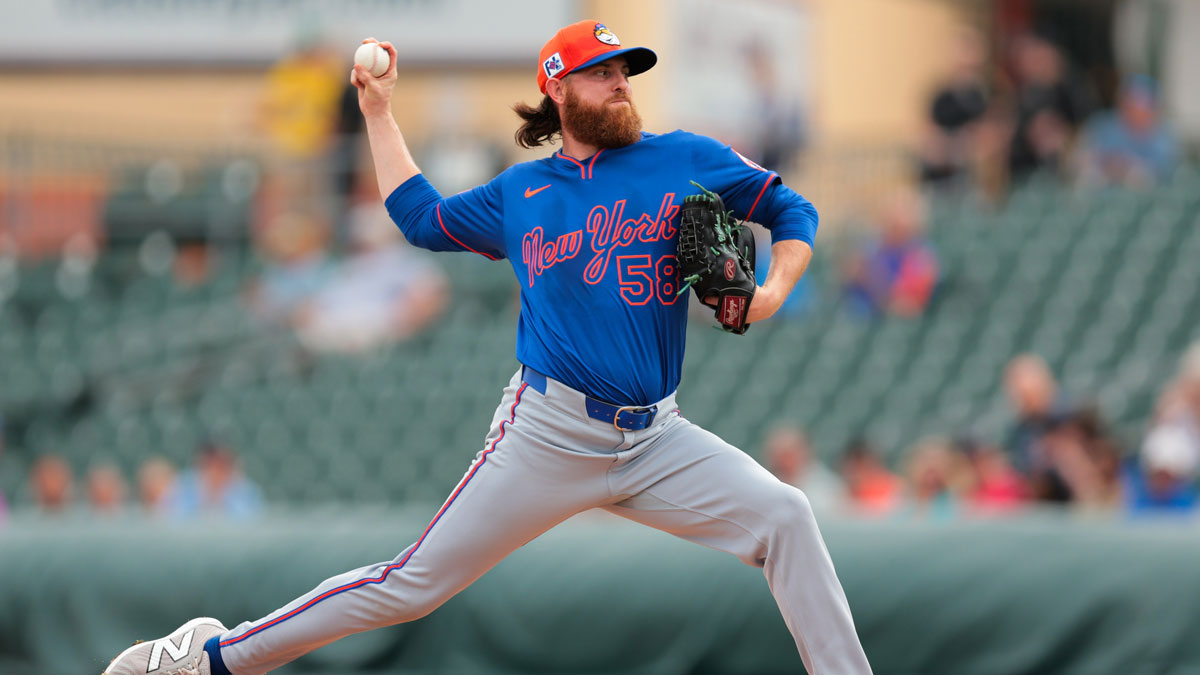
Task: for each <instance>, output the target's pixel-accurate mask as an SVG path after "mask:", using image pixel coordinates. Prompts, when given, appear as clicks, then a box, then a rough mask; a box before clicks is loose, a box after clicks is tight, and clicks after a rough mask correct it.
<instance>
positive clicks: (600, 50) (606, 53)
mask: <svg viewBox="0 0 1200 675" xmlns="http://www.w3.org/2000/svg"><path fill="white" fill-rule="evenodd" d="M617 55H621V56H624V57H625V60H626V61H627V62H628V63H629V74H630V75H637V74H638V73H644V72H646V71H647V70H650V69H651V68H653V67H654V64H655V63H658V55H657V54H655V53H654V52H652V51H650V50H649V49H646V48H645V47H626V48H624V49H622V48H621V41H620V40H618V39H617V36H616V35H614V34H613V32H612V31H611V30H609V29H608V26H605V25H604V24H602V23H600V22H599V21H592V20H591V19H588V20H586V21H579V22H576V23H573V24H571V25H570V26H567V27H566V28H563V29H561V30H559V31H558V32H557V33H555V34H554V37H552V38H550V41H549V42H547V43H546V46H544V47H542V53H541V54H540V55H539V58H540V60H541V65H540V66H539V67H538V89H541V90H542V93H543V94H544V93H546V82H548V81H549V80H550V79H551V78H554V79H561V78H562V77H563V76H565V75H567V74H568V73H571V72H572V71H575V70H578V69H580V68H587V67H588V66H594V65H596V64H597V63H600V62H601V61H603V60H605V59H609V58H612V57H614V56H617Z"/></svg>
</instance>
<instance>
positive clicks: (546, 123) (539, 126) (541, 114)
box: [512, 96, 562, 148]
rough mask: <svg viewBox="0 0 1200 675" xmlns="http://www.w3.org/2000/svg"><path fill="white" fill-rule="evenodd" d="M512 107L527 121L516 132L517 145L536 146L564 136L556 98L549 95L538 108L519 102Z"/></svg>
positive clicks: (518, 115) (523, 146)
mask: <svg viewBox="0 0 1200 675" xmlns="http://www.w3.org/2000/svg"><path fill="white" fill-rule="evenodd" d="M512 109H513V112H515V113H517V117H520V118H521V119H522V120H524V121H525V123H524V124H522V125H521V126H520V128H518V129H517V133H516V134H514V136H515V137H516V139H517V145H519V146H521V147H522V148H536V147H538V146H540V145H542V144H543V143H553V142H554V141H555V139H557V138H559V137H561V136H562V120H560V119H559V117H558V108H557V107H556V106H555V105H554V99H552V98H550V97H549V96H546V97H544V98H542V103H541V105H539V106H538V107H536V108H535V107H533V106H531V105H529V104H527V103H524V102H518V103H514V104H513V107H512Z"/></svg>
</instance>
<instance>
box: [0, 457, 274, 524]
mask: <svg viewBox="0 0 1200 675" xmlns="http://www.w3.org/2000/svg"><path fill="white" fill-rule="evenodd" d="M135 479H136V486H135V487H136V494H135V495H132V499H131V495H130V494H129V482H128V480H127V479H126V477H125V476H124V475H123V474H122V473H121V470H120V469H119V468H118V467H117V466H116V465H115V464H112V463H110V462H107V461H105V460H97V461H96V462H94V463H93V464H92V465H91V467H90V468H89V469H88V470H87V473H86V475H85V476H83V477H82V482H83V490H82V492H83V494H82V495H80V494H78V492H79V490H78V489H77V487H76V482H77V481H76V476H75V474H74V472H73V470H72V469H71V466H70V464H69V463H68V462H67V461H65V460H64V459H63V458H62V457H60V456H58V455H57V454H54V453H46V454H43V455H41V456H39V457H38V459H37V461H36V462H34V464H33V466H32V467H31V469H30V472H29V480H28V486H27V490H28V498H29V501H30V502H31V503H32V506H33V507H34V508H35V509H36V510H37V512H38V513H39V514H40V515H42V516H44V517H64V516H73V515H90V516H96V517H115V516H122V515H132V514H141V515H144V516H152V517H162V518H172V519H189V518H221V519H228V520H248V519H253V518H255V517H256V516H258V515H260V514H261V513H262V512H263V509H264V508H265V500H264V498H263V495H262V490H261V489H260V488H259V487H258V485H257V484H255V482H254V481H252V480H251V479H250V478H248V477H247V476H246V475H245V474H244V473H242V470H241V468H240V467H239V462H238V458H237V455H236V454H235V453H234V451H233V450H232V449H231V448H229V447H227V446H226V445H224V444H222V443H221V442H218V441H215V440H210V441H207V442H205V443H203V444H202V445H201V446H200V447H199V448H197V450H196V453H195V456H194V458H193V462H192V465H191V466H189V467H186V468H184V469H182V470H177V469H176V467H175V466H174V465H173V464H171V463H170V462H169V461H167V460H166V459H164V458H162V457H157V456H155V457H148V458H147V459H145V460H144V461H143V462H142V464H141V466H140V467H139V468H138V470H137V474H136V476H135ZM0 522H2V521H0Z"/></svg>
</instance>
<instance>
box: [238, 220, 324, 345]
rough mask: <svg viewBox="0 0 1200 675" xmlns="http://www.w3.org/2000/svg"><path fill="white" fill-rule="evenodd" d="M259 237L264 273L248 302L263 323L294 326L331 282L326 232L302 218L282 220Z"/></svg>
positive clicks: (316, 223) (322, 227)
mask: <svg viewBox="0 0 1200 675" xmlns="http://www.w3.org/2000/svg"><path fill="white" fill-rule="evenodd" d="M260 234H261V236H260V237H259V251H260V253H261V254H262V256H263V258H264V261H265V269H264V270H263V273H262V276H261V277H259V279H258V281H257V282H256V283H255V285H254V287H253V288H252V289H251V302H252V303H253V305H254V307H255V309H256V310H257V312H258V314H259V315H260V316H261V317H263V318H264V319H266V320H268V321H272V322H275V323H280V324H286V325H293V324H294V323H295V322H296V321H298V320H299V319H300V318H301V310H302V309H304V307H305V306H306V305H307V303H308V302H309V300H311V299H312V297H313V296H314V295H315V294H316V293H317V292H318V291H320V290H321V289H322V288H323V287H324V286H325V285H326V284H328V283H329V281H330V279H332V278H333V272H334V266H333V262H332V261H331V260H330V258H329V253H328V249H327V246H328V228H326V227H325V226H323V225H322V224H320V223H319V222H317V221H315V220H313V219H311V218H307V217H304V216H285V217H283V218H280V219H279V220H277V221H276V222H275V223H273V224H272V225H271V226H269V227H267V228H266V229H265V231H263V232H261V233H260Z"/></svg>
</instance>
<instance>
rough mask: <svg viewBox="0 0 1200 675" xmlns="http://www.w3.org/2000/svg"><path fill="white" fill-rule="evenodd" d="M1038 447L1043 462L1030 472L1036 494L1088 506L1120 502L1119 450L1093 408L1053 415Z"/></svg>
mask: <svg viewBox="0 0 1200 675" xmlns="http://www.w3.org/2000/svg"><path fill="white" fill-rule="evenodd" d="M1041 448H1042V453H1043V457H1044V461H1045V463H1044V465H1043V467H1042V469H1041V470H1040V471H1037V472H1036V473H1035V474H1034V476H1033V488H1034V494H1035V496H1037V497H1038V498H1040V499H1042V500H1044V501H1051V502H1060V503H1070V504H1071V505H1073V506H1075V507H1078V508H1083V509H1088V510H1112V509H1115V508H1117V507H1119V506H1120V504H1121V501H1122V486H1121V477H1120V452H1119V450H1118V449H1117V446H1116V444H1115V443H1114V442H1113V440H1112V439H1111V438H1109V436H1108V434H1107V432H1106V431H1105V429H1104V425H1103V423H1102V422H1101V420H1100V418H1099V416H1098V415H1097V414H1096V413H1095V412H1093V411H1083V412H1079V413H1075V414H1072V415H1067V416H1063V417H1059V418H1056V419H1055V420H1054V421H1053V422H1052V423H1051V425H1050V427H1049V429H1047V431H1046V433H1045V434H1044V435H1043V437H1042V439H1041Z"/></svg>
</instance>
